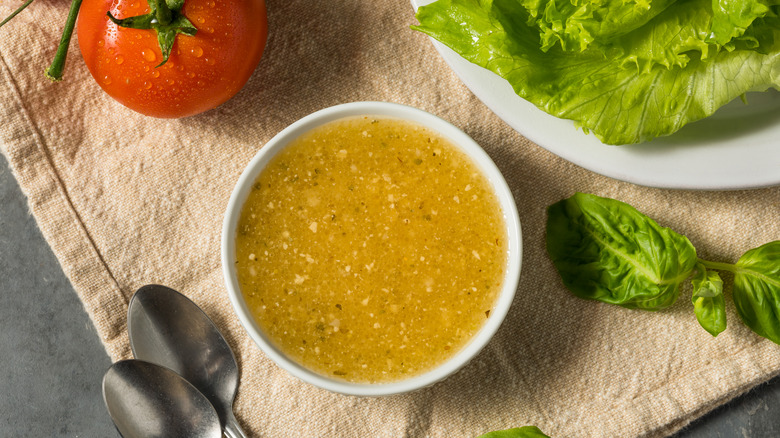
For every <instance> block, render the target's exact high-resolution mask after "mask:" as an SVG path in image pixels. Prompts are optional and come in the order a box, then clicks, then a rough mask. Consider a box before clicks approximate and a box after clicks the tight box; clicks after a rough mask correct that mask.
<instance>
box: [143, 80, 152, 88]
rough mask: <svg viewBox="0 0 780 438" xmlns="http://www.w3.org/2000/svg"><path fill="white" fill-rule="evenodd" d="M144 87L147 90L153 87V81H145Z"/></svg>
mask: <svg viewBox="0 0 780 438" xmlns="http://www.w3.org/2000/svg"><path fill="white" fill-rule="evenodd" d="M144 88H145V89H147V90H148V89H150V88H152V83H151V82H149V81H144Z"/></svg>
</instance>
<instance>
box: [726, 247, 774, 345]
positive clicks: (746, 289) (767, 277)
mask: <svg viewBox="0 0 780 438" xmlns="http://www.w3.org/2000/svg"><path fill="white" fill-rule="evenodd" d="M733 297H734V304H736V306H737V313H738V314H739V316H740V318H741V319H742V321H743V322H744V323H745V325H747V326H748V327H750V328H751V329H752V330H753V331H754V332H756V333H758V334H759V335H761V336H763V337H765V338H767V339H770V340H771V341H772V342H774V343H776V344H780V241H774V242H770V243H767V244H766V245H762V246H760V247H758V248H755V249H751V250H750V251H748V252H746V253H745V254H744V255H743V256H742V257H740V259H739V261H737V263H736V269H735V271H734V292H733Z"/></svg>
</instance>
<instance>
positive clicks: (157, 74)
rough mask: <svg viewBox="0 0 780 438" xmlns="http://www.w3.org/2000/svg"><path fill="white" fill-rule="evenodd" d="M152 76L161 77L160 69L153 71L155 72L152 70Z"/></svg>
mask: <svg viewBox="0 0 780 438" xmlns="http://www.w3.org/2000/svg"><path fill="white" fill-rule="evenodd" d="M152 77H153V78H159V77H160V72H159V71H157V70H155V71H153V72H152Z"/></svg>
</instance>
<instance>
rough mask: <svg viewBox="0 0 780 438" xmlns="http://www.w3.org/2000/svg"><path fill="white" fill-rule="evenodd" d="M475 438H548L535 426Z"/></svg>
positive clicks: (490, 433) (500, 431)
mask: <svg viewBox="0 0 780 438" xmlns="http://www.w3.org/2000/svg"><path fill="white" fill-rule="evenodd" d="M477 438H550V437H549V436H547V435H545V434H544V433H542V431H541V430H539V428H538V427H536V426H525V427H516V428H514V429H507V430H497V431H495V432H488V433H486V434H484V435H480V436H478V437H477Z"/></svg>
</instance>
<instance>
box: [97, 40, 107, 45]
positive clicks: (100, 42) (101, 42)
mask: <svg viewBox="0 0 780 438" xmlns="http://www.w3.org/2000/svg"><path fill="white" fill-rule="evenodd" d="M105 44H106V43H105V42H104V41H103V40H100V41H98V46H100V47H103V46H104V45H105Z"/></svg>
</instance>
